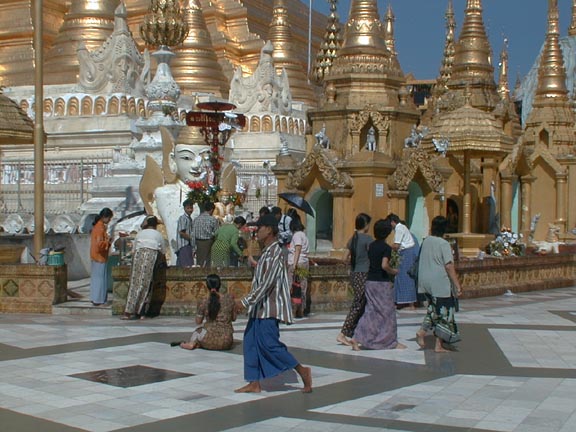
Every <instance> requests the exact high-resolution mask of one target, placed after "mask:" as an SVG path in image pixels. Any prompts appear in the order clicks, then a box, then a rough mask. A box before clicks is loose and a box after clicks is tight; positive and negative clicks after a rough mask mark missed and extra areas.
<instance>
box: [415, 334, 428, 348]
mask: <svg viewBox="0 0 576 432" xmlns="http://www.w3.org/2000/svg"><path fill="white" fill-rule="evenodd" d="M424 336H426V332H425V331H424V330H422V329H420V330H418V331H417V332H416V343H417V344H418V346H419V347H420V348H424V347H426V342H425V341H424Z"/></svg>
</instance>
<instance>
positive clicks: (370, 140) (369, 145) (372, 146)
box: [364, 126, 376, 151]
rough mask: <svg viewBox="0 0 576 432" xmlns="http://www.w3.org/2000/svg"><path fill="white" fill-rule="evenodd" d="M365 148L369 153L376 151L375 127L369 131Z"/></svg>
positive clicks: (371, 127)
mask: <svg viewBox="0 0 576 432" xmlns="http://www.w3.org/2000/svg"><path fill="white" fill-rule="evenodd" d="M364 148H365V149H366V150H368V151H376V130H375V129H374V126H370V129H368V135H366V144H365V146H364Z"/></svg>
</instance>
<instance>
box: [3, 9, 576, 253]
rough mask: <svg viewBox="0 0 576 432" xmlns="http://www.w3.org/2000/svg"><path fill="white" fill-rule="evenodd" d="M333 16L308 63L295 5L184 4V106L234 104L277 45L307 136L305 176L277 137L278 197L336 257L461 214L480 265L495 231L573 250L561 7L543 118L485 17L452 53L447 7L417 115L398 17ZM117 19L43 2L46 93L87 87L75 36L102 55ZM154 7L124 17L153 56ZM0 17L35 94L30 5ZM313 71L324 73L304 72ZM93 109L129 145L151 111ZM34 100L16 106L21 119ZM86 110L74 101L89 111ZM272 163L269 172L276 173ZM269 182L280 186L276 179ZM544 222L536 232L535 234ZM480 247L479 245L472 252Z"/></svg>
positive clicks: (547, 58) (539, 102) (57, 113)
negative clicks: (549, 233) (146, 22)
mask: <svg viewBox="0 0 576 432" xmlns="http://www.w3.org/2000/svg"><path fill="white" fill-rule="evenodd" d="M330 3H331V13H330V16H328V17H324V16H322V15H320V14H318V13H314V14H313V15H312V36H313V37H312V55H311V56H309V54H308V34H307V33H308V5H307V4H305V2H302V1H299V0H275V1H267V2H262V1H260V0H188V4H189V5H191V7H190V10H189V14H188V24H189V27H190V33H189V34H188V37H187V38H186V39H185V40H184V41H183V43H182V44H180V45H178V46H174V47H172V49H173V52H174V53H175V54H176V55H177V57H176V59H175V61H174V63H173V75H174V77H175V78H176V81H177V82H178V84H179V85H180V86H181V89H182V93H183V94H184V95H188V96H190V95H193V94H194V93H201V94H203V93H211V94H212V95H215V96H216V97H220V98H226V97H227V94H228V91H229V83H230V80H231V78H232V76H233V74H234V70H235V69H236V68H239V70H241V71H242V72H243V73H244V74H246V75H249V74H251V73H253V72H254V70H255V68H256V66H257V64H258V62H259V59H260V52H261V49H262V47H263V46H264V43H265V41H268V40H269V41H270V42H271V44H273V46H274V52H273V58H274V63H275V67H276V69H277V70H281V69H283V70H285V71H286V75H287V76H288V77H289V82H290V91H291V92H292V99H293V100H294V101H296V102H301V104H300V105H301V106H303V108H302V109H303V111H302V113H303V114H302V115H301V117H300V118H299V121H300V122H301V124H302V128H301V129H302V131H304V130H306V131H307V138H306V139H307V142H306V150H307V154H306V158H305V159H304V160H303V161H301V160H291V161H290V160H288V159H289V158H290V157H291V156H290V155H289V154H288V153H289V152H288V153H287V152H286V148H287V144H286V145H285V143H286V139H285V138H286V137H285V136H282V137H281V138H284V139H285V140H284V142H283V143H282V147H281V149H280V151H279V153H280V156H281V157H280V156H279V159H278V160H279V162H280V161H282V164H280V163H279V164H278V169H276V170H275V171H274V172H273V174H274V175H276V180H277V181H278V191H279V192H283V191H290V192H294V193H298V194H299V195H301V196H304V197H305V198H306V199H308V200H309V201H310V202H311V203H312V205H313V206H315V207H316V210H317V212H316V218H315V219H314V218H313V219H310V220H308V221H307V224H306V225H307V227H308V229H309V233H308V234H309V236H313V235H316V234H318V233H320V232H321V230H323V229H325V230H329V233H326V232H322V235H324V236H325V237H329V239H330V240H331V248H332V252H333V253H334V254H339V253H341V252H342V250H343V249H344V247H345V244H346V240H347V238H348V237H349V234H350V227H351V226H352V225H353V220H354V217H355V215H356V214H357V213H359V212H361V211H367V212H369V213H370V214H371V215H372V217H373V218H374V219H378V218H380V217H384V216H386V215H387V214H388V213H390V212H394V213H397V214H398V215H399V216H400V217H401V218H403V219H405V220H406V222H407V223H408V225H409V226H410V227H411V229H412V230H413V231H414V232H415V233H416V235H417V236H418V237H420V238H422V237H423V236H425V235H427V234H428V226H429V221H430V220H431V219H432V218H433V217H434V216H436V215H446V214H447V212H448V209H449V208H450V210H451V212H456V219H455V226H454V230H455V233H454V234H461V236H460V237H458V236H457V235H455V238H457V239H459V240H458V241H459V242H462V246H464V247H465V249H466V252H467V253H468V254H473V253H474V252H475V251H479V250H480V248H482V247H483V244H482V242H483V241H486V240H487V239H489V238H490V236H492V237H493V235H494V234H495V232H494V226H495V225H497V224H498V223H499V224H500V225H503V226H505V227H507V228H511V229H513V230H514V231H517V232H520V233H522V234H523V235H524V238H525V239H528V238H529V237H534V238H540V239H542V238H544V236H545V234H546V230H547V229H548V224H555V225H558V226H559V227H560V232H561V236H562V238H565V239H566V238H571V237H570V236H572V234H570V231H571V229H572V228H573V227H574V226H576V201H574V200H569V197H571V196H574V194H575V193H576V163H575V162H574V161H575V160H576V150H575V147H576V139H575V135H574V127H575V124H574V123H575V119H574V100H573V99H572V98H573V96H571V92H570V89H571V88H572V87H573V85H572V84H570V85H568V84H567V82H568V83H573V82H574V77H573V76H572V74H573V68H572V67H570V68H569V70H568V72H567V69H566V68H565V67H564V65H565V63H566V60H565V58H563V55H562V44H561V37H560V29H559V27H558V16H559V13H560V11H559V8H558V1H557V0H549V13H548V17H547V20H548V30H547V33H546V35H543V41H544V47H543V51H542V55H541V56H540V63H539V64H538V68H537V69H538V74H537V77H536V78H535V80H536V81H537V86H536V87H535V90H534V95H533V96H534V101H533V103H531V101H528V99H526V100H522V101H519V100H515V97H514V96H511V94H510V87H509V83H508V79H509V70H508V68H509V62H508V51H507V49H506V48H505V49H504V50H503V51H502V53H500V56H499V64H498V67H495V65H494V59H493V58H492V51H491V47H490V44H489V41H488V37H487V34H486V28H485V26H484V19H483V13H484V11H483V4H482V3H483V2H482V1H481V0H467V1H466V2H465V10H464V20H463V23H462V27H461V29H460V32H459V33H458V37H456V34H457V31H456V22H455V19H454V17H455V15H456V14H455V10H454V9H455V6H454V4H453V1H452V0H447V1H446V6H447V9H446V37H445V40H444V41H438V43H439V44H443V45H444V52H443V55H442V57H441V58H439V59H438V65H439V73H438V78H437V79H436V80H434V81H433V86H432V89H431V92H430V94H429V95H428V96H429V97H427V100H426V102H425V103H424V104H419V106H416V104H415V103H414V100H413V98H412V93H413V91H414V87H415V83H417V80H415V79H414V78H413V77H411V76H409V75H407V74H405V73H404V71H403V70H402V66H401V64H400V62H399V60H398V52H397V50H398V48H397V47H398V45H397V44H396V37H395V32H394V26H395V24H396V17H395V16H394V11H393V8H392V7H391V6H388V7H387V9H386V11H384V13H383V14H381V13H380V12H381V11H379V10H378V2H377V1H376V0H352V1H351V3H350V9H349V15H348V18H347V20H346V22H345V23H340V22H339V20H338V13H337V8H336V4H337V1H336V0H331V1H330ZM118 4H119V1H114V0H94V1H88V0H72V1H66V2H59V1H50V0H46V1H45V2H44V10H45V15H44V23H45V38H44V44H45V53H46V74H45V79H46V83H47V84H57V85H58V86H66V85H68V86H74V85H76V84H77V76H78V73H79V71H78V64H77V60H76V44H77V42H78V40H79V35H84V36H85V38H86V39H87V41H88V42H87V45H90V44H94V46H95V47H97V46H99V45H101V44H102V43H103V41H105V40H106V37H108V36H109V34H110V31H111V28H112V26H113V23H114V10H115V8H116V7H117V6H118ZM149 4H150V2H149V1H148V0H127V1H126V9H127V11H128V23H129V27H130V29H131V30H132V35H133V37H134V39H135V41H136V42H137V43H138V45H139V47H140V48H141V49H142V50H143V48H144V45H145V43H144V42H143V40H142V38H141V36H140V34H139V32H138V29H139V26H140V24H141V23H142V20H143V18H144V16H145V14H146V12H147V9H148V7H149ZM457 6H460V5H457ZM491 7H495V6H491ZM91 8H92V9H91ZM0 12H2V13H0V22H1V23H2V24H3V26H4V28H5V29H6V31H5V32H4V33H3V34H2V36H0V66H1V68H0V80H1V81H0V82H1V83H2V84H3V85H6V86H8V87H10V88H15V87H18V86H21V87H22V88H25V87H26V86H30V85H31V84H32V83H33V79H32V78H33V77H32V69H33V68H32V66H33V61H32V57H33V56H32V25H31V19H30V16H31V11H30V2H28V1H24V0H22V1H12V2H10V3H9V4H2V5H0ZM572 17H573V18H572V24H571V27H570V29H569V32H568V35H569V37H576V30H575V29H576V0H574V1H573V2H572ZM150 48H151V49H156V48H157V47H150ZM310 57H311V58H314V59H315V62H314V63H313V64H309V63H308V62H309V60H310ZM570 61H572V60H570ZM56 65H60V66H61V67H60V68H59V67H57V66H56ZM311 83H313V84H311ZM52 88H55V87H52ZM62 88H64V87H62ZM70 88H71V87H66V89H67V90H69V89H70ZM48 99H50V98H48ZM61 99H62V100H61V101H58V100H48V101H44V106H45V111H46V113H47V115H49V116H51V118H52V119H58V120H60V119H63V120H66V116H68V119H69V117H70V116H72V115H78V112H79V111H80V112H83V111H82V109H80V110H79V109H74V107H72V108H64V107H65V105H66V104H67V103H68V104H69V103H70V102H69V99H66V100H65V98H64V97H62V98H61ZM86 99H87V101H86V102H85V103H86V113H87V114H91V113H96V114H98V115H100V116H101V117H97V116H93V117H89V116H88V115H87V118H90V121H92V122H93V123H94V124H100V123H98V122H99V121H100V120H101V119H102V117H104V116H108V117H107V118H108V119H109V118H112V117H113V116H116V117H114V120H115V121H117V122H121V121H123V122H124V123H123V124H122V127H123V129H122V131H121V132H119V133H118V134H119V135H121V134H124V135H123V136H122V138H123V139H125V140H126V141H128V140H129V137H130V133H129V132H130V131H129V127H128V126H126V125H129V123H130V121H132V120H133V119H134V118H135V117H136V116H137V115H141V114H142V113H143V112H144V111H145V109H144V104H145V101H144V100H143V99H141V98H140V99H139V98H138V97H135V98H133V99H130V98H126V99H124V100H123V99H121V98H120V99H118V98H117V99H116V100H112V99H113V98H112V97H110V98H109V99H110V100H107V99H106V100H105V98H103V97H102V96H101V95H94V97H93V99H94V106H95V107H100V108H99V109H98V110H93V111H90V110H89V108H90V107H91V106H92V105H91V103H92V100H91V99H90V98H88V97H87V98H86ZM30 100H31V98H30V97H28V99H25V98H22V99H21V100H19V101H18V102H19V104H20V105H21V106H23V107H24V105H25V104H26V103H30ZM98 100H100V105H98ZM81 102H82V103H84V102H83V101H75V103H76V104H77V105H80V106H82V105H81ZM524 102H526V107H527V108H528V102H530V103H531V112H530V114H529V115H528V116H527V118H526V120H525V121H524V124H522V123H521V121H520V118H521V117H520V115H519V112H518V107H519V106H520V105H521V104H523V103H524ZM58 103H60V106H61V108H60V109H57V107H58ZM28 106H29V105H28ZM110 107H112V108H114V110H113V111H111V110H110ZM280 117H281V116H278V121H277V123H278V124H279V125H280V126H277V123H276V122H272V121H268V122H267V123H266V122H264V121H262V124H265V125H266V128H267V129H266V131H267V132H270V131H272V130H273V129H274V131H276V132H278V135H281V134H283V133H284V131H286V130H290V127H289V126H288V125H287V126H286V127H283V126H282V121H286V119H281V118H280ZM263 118H264V117H263ZM251 120H254V119H251ZM256 120H259V119H256ZM268 120H269V119H268ZM254 121H255V120H254ZM286 122H287V121H286ZM54 123H55V124H56V122H54ZM58 124H60V123H58ZM70 124H72V122H70ZM256 126H258V124H257V122H255V123H250V128H252V127H253V128H254V129H250V131H248V132H251V131H254V130H257V129H258V128H257V127H256ZM119 129H120V128H119ZM264 129H265V128H260V129H258V130H259V131H260V130H264ZM65 132H67V131H64V132H61V131H60V130H57V129H55V130H54V131H49V141H48V143H49V144H48V150H49V151H53V150H54V151H55V150H56V148H66V146H72V144H71V141H72V138H70V136H73V134H68V135H66V133H65ZM74 132H76V131H74ZM50 133H52V136H51V135H50ZM303 133H304V132H302V134H303ZM59 134H60V135H59ZM51 137H52V141H51V140H50V138H51ZM289 138H293V137H289ZM94 139H95V137H94V136H90V139H89V140H86V142H87V146H91V145H92V146H94V147H90V149H91V150H94V151H95V147H96V146H97V144H98V145H100V147H106V146H107V147H106V148H107V149H110V148H112V143H108V144H106V146H104V145H103V144H101V143H100V142H98V143H97V144H96V143H95V141H94ZM279 141H281V140H279ZM5 148H6V147H5ZM254 159H255V158H254ZM265 162H267V165H266V166H270V163H269V161H268V159H267V160H266V161H265ZM284 162H285V163H284ZM260 165H262V161H260ZM261 171H262V172H263V173H264V171H263V169H262V170H261ZM263 175H265V176H268V175H272V173H271V172H270V171H268V170H266V171H265V173H264V174H263ZM266 182H267V183H266V184H267V185H269V182H268V180H266ZM255 202H256V201H255ZM258 203H259V204H262V203H261V202H258ZM489 205H492V206H495V207H496V213H497V215H498V216H499V220H498V221H496V220H489V219H488V218H489V216H488V210H487V209H488V206H489ZM255 210H257V209H255ZM538 215H539V217H540V223H539V225H537V226H535V227H533V226H532V225H533V224H532V221H533V220H534V219H535V217H536V216H538ZM326 227H329V228H326ZM474 235H477V236H476V237H474ZM471 238H474V241H468V240H470V239H471Z"/></svg>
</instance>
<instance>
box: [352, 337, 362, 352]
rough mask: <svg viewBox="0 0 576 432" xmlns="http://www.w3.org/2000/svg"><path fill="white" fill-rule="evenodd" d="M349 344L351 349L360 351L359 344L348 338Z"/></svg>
mask: <svg viewBox="0 0 576 432" xmlns="http://www.w3.org/2000/svg"><path fill="white" fill-rule="evenodd" d="M350 344H351V345H352V350H353V351H360V344H359V343H358V342H356V341H355V340H354V339H350Z"/></svg>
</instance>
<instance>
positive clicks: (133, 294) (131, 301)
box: [121, 216, 165, 320]
mask: <svg viewBox="0 0 576 432" xmlns="http://www.w3.org/2000/svg"><path fill="white" fill-rule="evenodd" d="M157 226H158V219H157V218H156V216H149V217H148V218H146V220H145V221H144V224H143V229H142V231H140V232H139V233H138V235H137V236H136V239H134V254H133V257H132V271H131V274H130V288H129V290H128V296H127V298H126V307H125V309H124V315H123V316H122V318H121V319H124V320H130V319H138V318H143V317H144V315H145V313H146V308H147V306H148V305H149V304H150V298H151V296H152V285H153V280H154V275H155V273H156V270H157V269H158V265H159V264H160V262H162V260H161V259H160V258H161V256H162V254H164V251H165V247H164V238H163V237H162V234H160V233H159V232H158V231H156V227H157Z"/></svg>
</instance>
